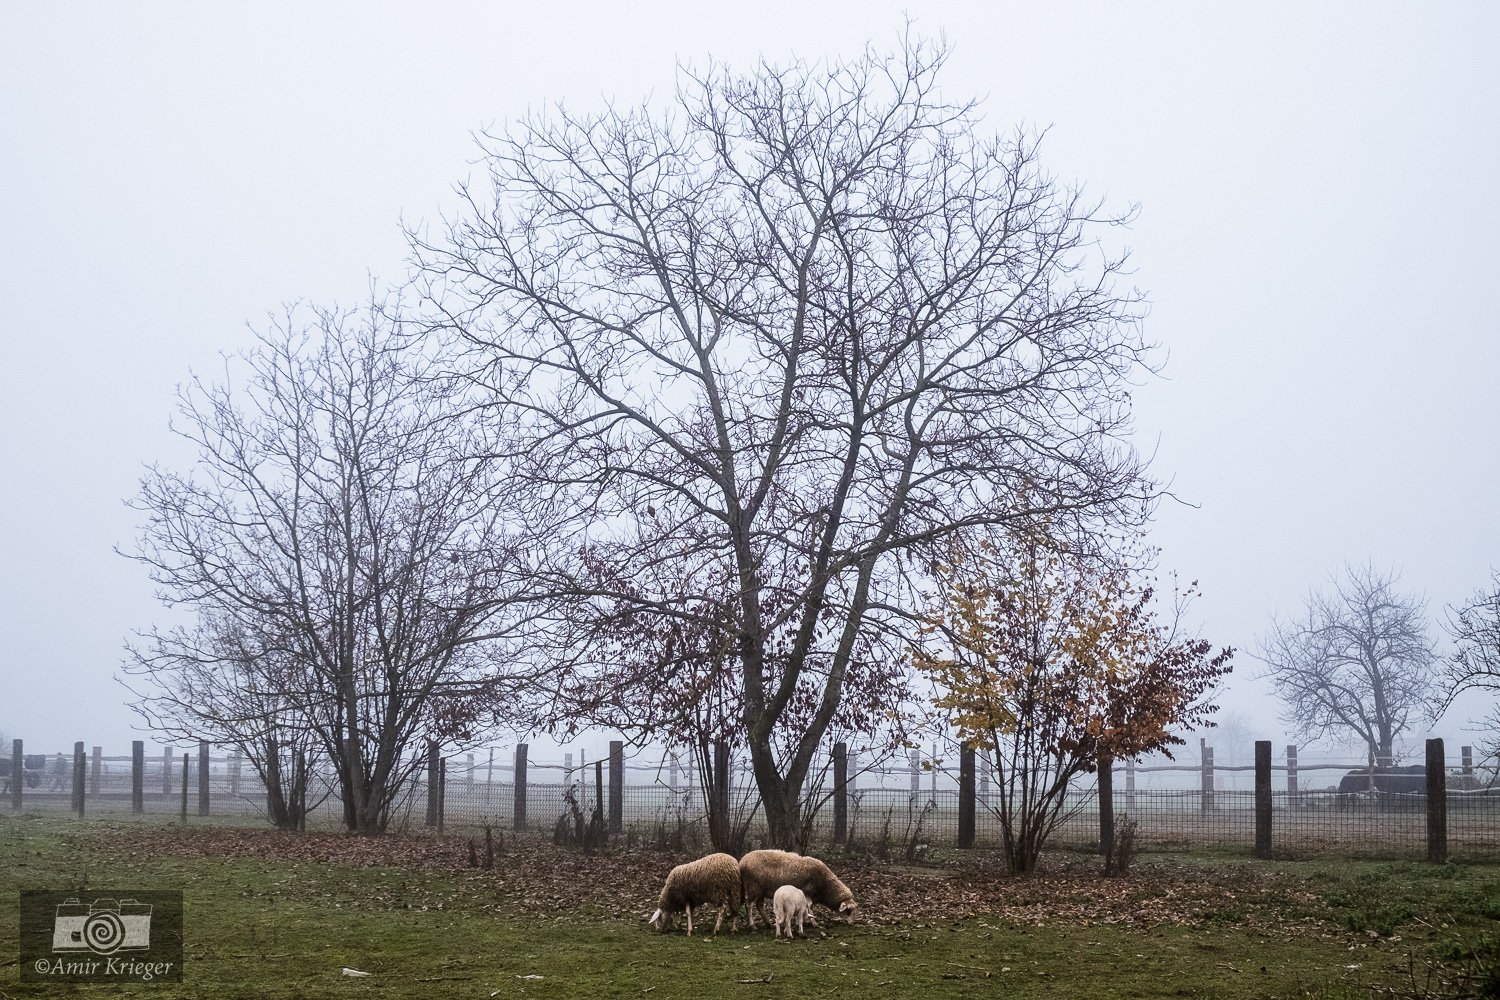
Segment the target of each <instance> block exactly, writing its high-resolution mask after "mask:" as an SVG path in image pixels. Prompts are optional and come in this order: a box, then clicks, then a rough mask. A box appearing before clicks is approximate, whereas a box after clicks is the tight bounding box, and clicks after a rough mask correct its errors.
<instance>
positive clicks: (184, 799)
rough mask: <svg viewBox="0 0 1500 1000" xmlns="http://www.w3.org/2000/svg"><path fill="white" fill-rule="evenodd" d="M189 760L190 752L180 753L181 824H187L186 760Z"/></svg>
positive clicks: (190, 758)
mask: <svg viewBox="0 0 1500 1000" xmlns="http://www.w3.org/2000/svg"><path fill="white" fill-rule="evenodd" d="M191 760H192V755H191V754H189V753H183V755H182V817H181V819H182V825H183V826H187V792H188V762H189V761H191Z"/></svg>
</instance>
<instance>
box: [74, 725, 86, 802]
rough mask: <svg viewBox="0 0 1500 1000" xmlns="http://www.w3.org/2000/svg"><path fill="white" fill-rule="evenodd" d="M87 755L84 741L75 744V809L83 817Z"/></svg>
mask: <svg viewBox="0 0 1500 1000" xmlns="http://www.w3.org/2000/svg"><path fill="white" fill-rule="evenodd" d="M87 759H88V758H87V757H85V756H84V753H83V741H82V740H80V741H79V742H77V743H74V744H73V811H74V812H76V813H78V818H79V819H83V793H84V788H83V771H84V767H85V762H86V761H87Z"/></svg>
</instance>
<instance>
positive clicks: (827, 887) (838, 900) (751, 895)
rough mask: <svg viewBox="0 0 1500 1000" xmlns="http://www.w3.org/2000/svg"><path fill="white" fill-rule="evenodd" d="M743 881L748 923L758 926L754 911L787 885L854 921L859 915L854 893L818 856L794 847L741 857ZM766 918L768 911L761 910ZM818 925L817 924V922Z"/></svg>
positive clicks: (757, 852)
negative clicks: (808, 855) (805, 855)
mask: <svg viewBox="0 0 1500 1000" xmlns="http://www.w3.org/2000/svg"><path fill="white" fill-rule="evenodd" d="M740 884H741V890H742V894H743V896H744V899H745V906H746V909H747V910H748V911H749V912H748V917H749V923H750V926H751V927H752V928H753V927H754V926H755V911H756V910H757V909H758V908H759V906H760V904H761V901H762V900H766V899H770V898H771V897H772V896H773V895H774V894H775V892H776V890H777V889H779V888H781V887H782V886H784V885H795V886H796V887H797V888H799V889H801V890H802V891H803V892H805V893H807V898H808V899H810V900H812V901H813V902H814V903H818V904H820V905H822V906H826V907H828V908H829V909H830V910H834V911H836V912H838V913H842V914H843V915H844V916H845V919H847V920H850V921H851V922H852V921H853V920H854V918H855V917H857V916H859V904H858V903H856V902H855V901H854V893H852V892H850V891H849V887H848V886H847V885H845V884H844V883H843V882H841V881H839V877H838V876H837V875H835V874H834V873H833V872H832V871H831V870H830V869H829V867H828V866H827V865H825V864H824V863H823V862H821V861H819V860H818V859H817V858H809V857H804V856H802V855H800V854H793V853H792V852H791V851H751V852H750V853H749V854H746V855H745V856H744V857H743V858H741V859H740ZM761 919H762V920H764V919H765V914H764V913H762V914H761ZM814 926H816V925H814Z"/></svg>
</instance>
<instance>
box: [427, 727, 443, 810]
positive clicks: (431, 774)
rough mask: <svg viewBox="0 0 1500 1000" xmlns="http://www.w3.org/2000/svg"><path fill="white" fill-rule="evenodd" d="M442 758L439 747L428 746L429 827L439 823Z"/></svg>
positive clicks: (431, 744)
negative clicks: (439, 754)
mask: <svg viewBox="0 0 1500 1000" xmlns="http://www.w3.org/2000/svg"><path fill="white" fill-rule="evenodd" d="M442 780H443V778H442V758H441V757H439V756H438V745H437V744H436V743H429V744H427V817H426V825H427V826H437V823H438V790H439V786H440V785H441V783H442Z"/></svg>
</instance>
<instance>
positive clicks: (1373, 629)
mask: <svg viewBox="0 0 1500 1000" xmlns="http://www.w3.org/2000/svg"><path fill="white" fill-rule="evenodd" d="M1397 582H1398V580H1397V577H1396V576H1395V574H1386V573H1381V572H1378V571H1376V570H1375V569H1374V568H1372V567H1370V566H1368V565H1367V566H1362V567H1355V566H1349V567H1346V568H1345V571H1344V575H1343V576H1342V577H1341V578H1336V579H1334V580H1333V581H1332V589H1331V590H1329V591H1321V592H1320V591H1314V592H1312V593H1311V594H1309V596H1308V599H1307V606H1306V609H1305V610H1304V612H1303V614H1302V615H1301V616H1300V617H1298V618H1295V619H1287V620H1281V619H1273V620H1272V623H1271V629H1270V632H1269V633H1268V634H1267V635H1265V636H1264V637H1262V639H1261V640H1260V644H1259V649H1258V658H1259V659H1260V660H1262V661H1263V662H1264V663H1265V664H1266V667H1267V674H1266V675H1267V676H1268V677H1269V678H1270V680H1271V683H1272V685H1273V686H1274V688H1275V690H1276V694H1277V695H1278V696H1279V697H1280V699H1281V701H1282V702H1283V704H1284V705H1285V712H1284V716H1283V717H1284V719H1285V720H1286V722H1287V723H1288V724H1289V725H1290V726H1292V727H1294V728H1295V730H1296V731H1297V732H1300V733H1302V734H1304V735H1306V736H1307V737H1309V738H1313V739H1316V738H1320V737H1325V736H1335V735H1345V736H1350V735H1352V736H1355V737H1357V738H1358V739H1359V740H1360V741H1361V742H1362V743H1364V744H1365V746H1366V747H1367V748H1368V751H1369V755H1370V760H1371V761H1372V762H1373V763H1375V764H1377V765H1380V766H1386V765H1389V764H1391V763H1393V762H1394V755H1395V745H1396V740H1397V739H1398V738H1399V737H1400V736H1401V734H1402V733H1404V732H1405V731H1406V730H1407V729H1408V728H1410V726H1411V724H1412V723H1413V722H1414V721H1416V720H1417V719H1419V718H1420V717H1421V715H1422V713H1423V712H1425V711H1427V710H1428V709H1430V708H1431V707H1432V704H1433V697H1432V696H1433V692H1434V681H1435V671H1436V667H1437V662H1438V658H1437V652H1436V650H1435V649H1434V647H1433V643H1432V639H1431V637H1430V635H1429V633H1428V628H1427V606H1426V603H1425V602H1424V601H1422V600H1421V599H1419V598H1415V597H1410V596H1407V595H1405V594H1402V593H1401V592H1400V591H1399V590H1398V589H1397V587H1396V584H1397Z"/></svg>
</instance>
